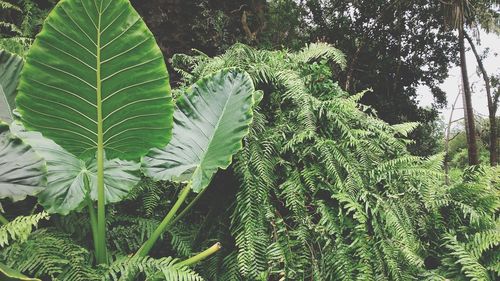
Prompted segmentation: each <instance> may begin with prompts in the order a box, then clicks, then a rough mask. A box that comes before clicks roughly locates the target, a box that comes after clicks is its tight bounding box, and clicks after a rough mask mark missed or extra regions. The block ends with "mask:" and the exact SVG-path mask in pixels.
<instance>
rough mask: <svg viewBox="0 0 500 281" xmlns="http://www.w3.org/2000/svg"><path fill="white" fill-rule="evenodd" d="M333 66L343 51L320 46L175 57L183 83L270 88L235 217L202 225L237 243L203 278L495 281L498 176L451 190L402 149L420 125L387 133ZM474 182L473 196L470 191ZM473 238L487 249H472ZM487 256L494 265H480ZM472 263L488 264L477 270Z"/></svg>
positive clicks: (437, 165)
mask: <svg viewBox="0 0 500 281" xmlns="http://www.w3.org/2000/svg"><path fill="white" fill-rule="evenodd" d="M332 61H333V62H335V63H337V64H338V65H340V66H342V65H343V64H345V61H344V60H343V56H342V55H341V53H340V52H339V51H337V50H336V49H334V48H331V47H330V46H328V45H324V44H313V45H310V46H309V47H308V48H306V49H304V50H302V51H301V52H299V53H287V52H280V51H256V50H254V49H252V48H249V47H247V46H244V45H236V46H234V47H232V48H231V49H230V50H228V51H227V52H226V53H225V54H224V55H221V56H219V57H215V58H213V59H210V58H208V57H207V56H204V55H199V56H195V57H189V56H183V55H182V56H176V57H174V65H176V66H178V69H179V71H180V72H181V73H183V77H184V79H185V81H186V83H188V84H189V83H190V82H191V81H193V80H196V79H197V78H198V77H200V76H203V75H205V74H206V73H210V72H211V71H214V70H217V69H219V68H222V67H227V66H237V67H241V68H243V69H245V70H246V71H247V72H248V73H250V75H251V76H252V77H253V79H254V80H255V83H256V85H259V86H258V89H262V90H264V99H263V101H262V102H261V103H260V105H259V108H258V109H257V111H256V113H255V116H256V120H255V122H254V124H253V126H252V131H251V134H250V136H249V137H247V138H246V141H245V148H244V150H243V151H242V152H241V153H239V154H238V156H237V162H236V164H235V166H234V173H233V175H232V176H233V177H234V180H232V181H231V182H233V184H235V185H237V186H239V188H237V194H236V196H235V197H236V198H235V200H236V202H235V205H234V207H233V208H232V211H231V213H232V214H228V213H227V211H224V212H223V213H224V214H225V218H224V216H222V215H221V214H219V215H213V216H208V217H207V218H206V219H209V218H212V219H216V220H217V221H218V222H212V223H210V224H211V225H216V226H214V229H213V230H212V231H214V233H220V232H222V233H224V232H225V231H227V230H230V231H231V234H232V238H231V237H227V236H226V237H227V238H226V239H228V242H230V241H234V248H233V250H232V251H227V256H226V257H225V258H222V259H221V261H220V262H219V263H218V266H219V268H220V269H219V271H214V270H213V266H214V265H215V264H214V263H209V262H207V268H208V269H209V270H210V271H209V274H210V275H209V276H210V277H209V278H208V279H215V280H219V279H217V277H218V276H219V275H218V274H222V273H224V272H226V274H227V273H233V274H235V275H234V276H233V277H227V278H229V279H227V280H236V279H234V278H236V277H235V276H238V278H241V279H244V280H248V279H249V280H255V279H263V280H267V279H268V278H270V279H279V278H281V277H285V278H289V279H292V280H302V279H309V278H313V279H315V280H350V279H356V278H360V279H361V280H372V279H381V278H384V279H385V278H388V279H390V280H409V279H411V278H424V277H426V278H431V279H432V278H434V279H436V278H445V277H446V278H452V279H454V280H455V279H456V278H461V277H460V276H463V275H461V274H466V275H467V276H469V275H470V276H472V275H473V274H478V275H474V276H476V277H477V278H478V279H477V280H484V279H481V278H484V277H481V276H483V275H484V274H489V278H490V279H491V280H493V279H494V278H495V277H494V276H496V274H498V271H497V269H495V267H494V266H490V267H488V266H489V265H486V263H487V262H489V263H491V264H495V263H497V262H498V261H497V260H496V257H495V255H496V252H495V251H494V249H493V250H492V247H493V246H495V245H496V246H495V247H498V242H499V241H498V240H497V238H493V237H491V236H487V235H486V234H485V236H484V237H483V236H482V235H483V234H481V233H491V234H493V233H496V232H495V231H496V227H497V223H498V222H497V221H496V212H497V211H498V207H499V203H500V202H499V198H498V179H496V178H493V177H497V176H498V171H496V173H495V171H489V172H485V173H487V174H489V175H490V176H486V175H484V176H479V177H478V178H481V179H482V180H481V181H480V182H476V183H469V182H464V181H462V180H459V179H457V180H456V182H454V184H453V185H452V186H450V187H447V186H444V184H443V175H442V174H441V172H440V171H441V156H439V155H438V156H435V157H432V158H429V159H421V158H418V157H414V156H411V155H409V154H408V153H407V152H406V149H405V146H406V145H407V144H408V141H407V140H405V138H404V137H405V136H407V134H408V133H409V132H410V131H411V130H412V129H414V128H415V126H416V124H412V123H409V124H402V125H394V126H390V125H388V124H386V123H384V122H382V121H380V120H379V119H377V118H376V117H375V116H373V115H372V114H370V112H372V111H371V110H370V108H367V107H365V106H362V105H360V104H359V103H358V102H357V101H358V100H359V99H360V98H361V97H362V95H363V93H360V94H358V95H354V96H350V95H348V94H347V93H345V92H344V91H342V90H341V88H340V87H339V86H338V85H337V84H336V83H334V82H333V81H331V80H329V79H328V78H327V77H330V76H331V75H332V72H331V68H330V67H329V65H330V63H329V62H332ZM369 94H370V93H366V95H369ZM481 169H482V168H481ZM485 169H486V168H485ZM226 177H227V175H226ZM226 182H227V179H225V180H224V179H221V180H220V181H219V182H217V181H216V184H219V185H226ZM472 186H474V188H475V189H476V190H475V192H471V191H470V190H468V189H469V188H472ZM215 188H216V187H214V190H215ZM469 192H471V193H469ZM466 194H471V195H472V194H476V196H478V194H482V195H483V196H484V197H482V198H479V197H478V198H476V199H472V198H471V197H469V196H467V195H466ZM470 200H472V201H470ZM226 204H229V203H226ZM215 209H216V208H215ZM210 210H211V211H210V212H212V211H213V210H214V208H210ZM219 211H222V210H219ZM210 212H209V213H210ZM203 213H206V211H203ZM471 215H472V217H473V219H472V220H471V217H470V216H471ZM451 217H455V218H456V219H454V220H451ZM193 220H194V219H193V218H190V219H189V220H186V223H189V222H190V221H193ZM483 220H484V221H483ZM480 221H483V222H484V223H483V222H481V223H480ZM450 222H453V223H450ZM464 229H469V231H470V232H471V233H468V235H466V234H465V233H464V232H462V231H463V230H464ZM204 231H206V230H204ZM457 232H458V233H460V235H459V237H458V238H456V237H455V236H454V235H457V234H458V233H457ZM462 235H464V236H462ZM472 235H476V236H477V237H482V239H480V240H481V242H479V241H477V242H472V241H471V242H468V243H469V244H467V240H468V239H467V238H466V237H469V236H472ZM453 237H455V238H453ZM457 239H458V240H457ZM474 243H484V245H485V246H484V247H482V248H478V251H479V252H478V253H469V252H467V251H468V250H463V249H462V250H460V247H465V249H473V248H474V247H472V248H468V247H471V245H473V244H474ZM224 244H227V243H224ZM443 245H445V246H443ZM465 245H467V246H465ZM444 249H448V250H444ZM488 250H489V252H488ZM483 252H484V253H483ZM488 253H489V254H488ZM482 254H484V255H485V256H486V257H489V258H486V261H487V262H485V261H482V260H481V261H479V258H480V257H481V255H482ZM491 254H493V256H491ZM468 255H469V256H468ZM465 256H467V260H463V258H464V257H465ZM435 261H437V263H436V262H435ZM455 261H461V262H463V264H461V265H460V264H459V265H458V266H456V265H454V262H455ZM214 262H215V261H214ZM469 262H476V263H480V262H484V264H483V266H484V268H488V269H487V270H484V271H483V272H482V273H479V272H475V273H470V272H469V269H468V267H469V266H470V265H468V264H467V263H469ZM427 263H430V264H427ZM235 267H236V268H235ZM457 267H458V270H455V271H452V270H451V268H457ZM433 268H436V269H435V270H430V269H433ZM473 268H474V267H473ZM208 269H207V270H208ZM461 269H462V270H463V271H464V272H462V273H461V271H460V270H461ZM479 271H480V270H479ZM236 272H239V273H238V274H236ZM485 272H486V273H485ZM495 272H496V273H495ZM481 274H483V275H481ZM439 276H441V277H439ZM470 276H469V277H470ZM218 278H222V277H220V276H219V277H218ZM221 280H225V279H223V278H222V279H221Z"/></svg>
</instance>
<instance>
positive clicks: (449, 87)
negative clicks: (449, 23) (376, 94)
mask: <svg viewBox="0 0 500 281" xmlns="http://www.w3.org/2000/svg"><path fill="white" fill-rule="evenodd" d="M469 34H472V33H471V32H469ZM479 36H480V43H481V45H478V44H476V49H477V51H478V53H479V54H482V53H483V51H484V50H485V49H486V48H489V53H488V57H487V58H486V59H485V60H483V64H484V67H485V68H486V72H487V73H488V75H490V76H491V75H492V74H499V73H500V36H499V35H496V34H493V33H489V34H487V33H486V32H484V31H481V32H480V34H479ZM465 42H466V43H465V44H466V45H465V46H466V48H468V46H469V45H468V43H467V41H465ZM475 43H476V42H475ZM466 56H467V71H468V73H469V81H470V84H471V85H472V89H473V93H472V105H473V107H474V111H475V113H476V114H479V115H484V116H485V117H487V116H488V105H487V99H486V92H485V89H484V87H485V86H484V80H483V78H482V76H478V74H477V71H476V69H477V63H476V58H475V57H474V53H473V52H472V50H470V49H469V50H468V51H467V53H466ZM461 83H462V78H461V73H460V68H459V67H457V66H453V67H452V68H451V69H450V72H449V77H448V79H446V80H445V81H444V83H443V84H441V85H440V87H441V89H442V90H443V91H445V92H446V96H447V100H448V105H447V107H446V108H443V109H442V110H440V112H441V117H442V118H443V119H444V120H445V121H446V122H448V119H449V117H450V112H451V106H452V104H453V102H454V100H455V98H456V96H457V94H458V91H459V86H460V85H461ZM417 93H418V98H417V99H418V101H419V106H422V107H427V106H431V105H432V103H433V102H434V99H433V97H432V94H431V92H430V90H429V88H428V87H426V86H420V87H419V88H418V89H417ZM456 107H457V108H460V109H459V110H455V111H454V112H453V120H455V119H458V118H463V115H464V112H463V109H462V108H463V105H462V98H461V97H460V98H459V100H458V102H457V105H456ZM499 111H500V110H499ZM497 115H500V112H497Z"/></svg>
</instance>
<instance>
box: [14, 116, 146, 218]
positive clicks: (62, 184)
mask: <svg viewBox="0 0 500 281" xmlns="http://www.w3.org/2000/svg"><path fill="white" fill-rule="evenodd" d="M10 127H11V131H12V133H13V134H15V135H16V136H18V137H19V138H21V139H22V140H23V141H25V142H26V143H28V144H30V145H31V146H32V147H33V148H34V149H35V150H36V152H37V153H38V154H39V155H40V156H42V157H43V158H44V159H45V161H46V163H47V188H45V189H44V190H42V191H41V192H40V193H39V194H38V201H39V202H40V204H41V205H42V206H44V208H45V210H46V211H47V212H49V213H58V214H63V215H65V214H68V213H69V212H70V211H73V210H78V209H79V208H81V207H82V206H84V204H85V199H86V198H89V197H90V198H91V199H92V200H97V167H96V160H95V159H92V160H90V161H83V160H81V159H78V158H77V157H76V156H74V155H73V154H71V153H69V152H68V151H66V150H64V149H63V148H62V147H61V146H59V145H57V144H56V143H55V142H54V141H52V140H50V139H47V138H45V137H43V136H42V134H40V133H39V132H32V131H26V130H25V128H24V127H23V126H22V124H20V123H19V121H14V122H13V123H12V125H11V126H10ZM139 169H140V164H139V163H136V162H133V161H125V160H120V159H113V160H106V161H105V162H104V171H105V173H106V175H107V177H105V178H104V189H105V196H106V203H115V202H119V201H120V200H122V199H123V198H124V197H126V196H127V194H128V193H129V191H130V190H131V189H132V188H133V187H134V186H135V185H136V184H137V183H138V182H139V180H140V175H139V174H140V172H139ZM85 177H87V179H88V180H89V181H88V182H89V186H88V187H86V186H85Z"/></svg>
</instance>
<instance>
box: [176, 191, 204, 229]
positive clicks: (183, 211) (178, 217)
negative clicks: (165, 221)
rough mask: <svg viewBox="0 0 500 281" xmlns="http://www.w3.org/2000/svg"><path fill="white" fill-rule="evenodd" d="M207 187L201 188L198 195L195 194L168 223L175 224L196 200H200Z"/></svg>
mask: <svg viewBox="0 0 500 281" xmlns="http://www.w3.org/2000/svg"><path fill="white" fill-rule="evenodd" d="M207 189H208V187H207V188H205V189H203V190H202V191H201V192H200V193H198V195H196V197H195V198H194V199H193V200H192V201H191V202H190V203H189V204H188V205H187V206H186V208H184V209H183V210H182V211H181V212H180V214H179V215H177V216H176V217H175V218H174V220H173V221H172V222H171V223H170V224H175V223H176V222H178V221H179V220H180V219H181V218H182V217H183V216H184V215H186V214H187V212H189V210H190V209H191V208H192V207H193V206H194V205H195V204H196V202H198V200H200V198H201V196H203V193H205V190H207Z"/></svg>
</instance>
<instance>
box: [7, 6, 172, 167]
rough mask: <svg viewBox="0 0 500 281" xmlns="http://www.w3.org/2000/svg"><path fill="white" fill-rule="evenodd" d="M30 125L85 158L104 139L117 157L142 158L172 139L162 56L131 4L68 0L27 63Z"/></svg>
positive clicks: (23, 100)
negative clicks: (152, 149)
mask: <svg viewBox="0 0 500 281" xmlns="http://www.w3.org/2000/svg"><path fill="white" fill-rule="evenodd" d="M16 102H17V108H18V110H19V112H20V113H21V115H22V121H23V123H24V124H25V126H26V128H27V129H29V130H37V131H40V132H41V133H42V134H43V135H44V136H46V137H48V138H50V139H52V140H54V141H55V142H56V143H57V144H58V145H60V146H62V147H63V148H64V149H66V150H67V151H69V152H70V153H72V154H74V155H76V156H78V157H79V158H80V159H88V158H92V157H94V156H95V152H96V147H97V146H98V144H100V143H99V137H100V136H102V143H103V147H104V150H105V152H106V155H107V156H108V158H109V159H113V158H120V159H125V160H132V159H136V160H138V159H139V158H140V157H141V156H143V155H144V154H146V153H147V152H148V150H149V149H150V148H153V147H163V146H165V145H166V144H167V142H168V140H169V139H170V137H171V127H172V111H173V105H172V98H171V94H170V86H169V84H168V74H167V69H166V66H165V63H164V60H163V56H162V53H161V51H160V49H159V48H158V46H157V44H156V42H155V39H154V37H153V35H152V34H151V32H150V31H149V30H148V28H147V27H146V25H145V24H144V22H143V20H142V19H141V17H140V16H139V14H137V12H136V11H135V10H134V9H133V8H132V6H131V5H130V3H129V1H128V0H62V1H59V3H58V4H57V5H56V7H55V8H54V9H53V10H52V12H51V13H50V14H49V16H48V17H47V19H46V20H45V23H44V25H43V29H42V31H41V32H40V33H39V34H38V36H37V38H36V40H35V42H34V43H33V46H32V47H31V48H30V51H29V53H28V55H27V58H26V63H25V66H24V68H23V71H22V73H21V81H20V83H19V93H18V96H17V99H16Z"/></svg>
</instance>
